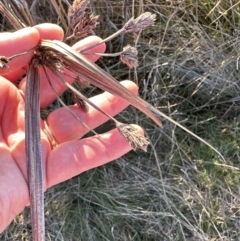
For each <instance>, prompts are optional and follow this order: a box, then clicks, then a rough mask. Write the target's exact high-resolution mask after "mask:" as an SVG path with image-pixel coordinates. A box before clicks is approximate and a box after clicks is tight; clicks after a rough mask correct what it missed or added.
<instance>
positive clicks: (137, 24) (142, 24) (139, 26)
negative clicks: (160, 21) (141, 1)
mask: <svg viewBox="0 0 240 241" xmlns="http://www.w3.org/2000/svg"><path fill="white" fill-rule="evenodd" d="M155 20H156V14H152V13H150V12H145V13H143V14H141V15H140V16H139V17H137V18H136V19H134V18H131V19H130V20H129V21H128V22H127V23H126V24H125V26H124V29H125V32H126V33H130V32H131V33H137V32H139V31H141V30H144V29H146V28H147V27H149V26H151V25H153V24H154V22H155Z"/></svg>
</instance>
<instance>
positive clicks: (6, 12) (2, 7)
mask: <svg viewBox="0 0 240 241" xmlns="http://www.w3.org/2000/svg"><path fill="white" fill-rule="evenodd" d="M0 12H1V13H2V14H4V15H5V16H6V17H7V18H8V20H9V21H10V22H11V24H12V25H13V27H14V28H15V29H16V30H19V29H22V28H23V27H25V26H24V25H23V24H22V23H20V21H18V20H17V17H16V16H14V15H13V14H12V13H11V12H10V10H9V9H8V8H6V7H5V5H4V4H3V3H2V2H0Z"/></svg>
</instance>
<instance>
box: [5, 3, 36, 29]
mask: <svg viewBox="0 0 240 241" xmlns="http://www.w3.org/2000/svg"><path fill="white" fill-rule="evenodd" d="M5 1H7V2H9V1H8V0H5ZM10 4H11V8H12V10H13V12H14V13H15V14H16V15H17V17H18V19H20V20H21V22H22V23H26V24H27V26H33V25H34V21H33V19H32V16H31V13H30V11H29V8H28V4H27V2H26V1H25V0H12V1H10ZM25 27H26V26H25Z"/></svg>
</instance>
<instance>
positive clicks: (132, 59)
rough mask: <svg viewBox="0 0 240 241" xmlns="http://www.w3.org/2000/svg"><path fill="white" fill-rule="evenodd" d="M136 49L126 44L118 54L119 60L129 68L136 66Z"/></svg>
mask: <svg viewBox="0 0 240 241" xmlns="http://www.w3.org/2000/svg"><path fill="white" fill-rule="evenodd" d="M137 55H138V52H137V49H136V48H134V47H131V46H130V45H127V46H125V47H124V48H123V51H122V53H121V55H120V59H121V61H122V62H123V63H124V64H126V65H127V66H128V67H129V68H134V67H137V66H138V60H137Z"/></svg>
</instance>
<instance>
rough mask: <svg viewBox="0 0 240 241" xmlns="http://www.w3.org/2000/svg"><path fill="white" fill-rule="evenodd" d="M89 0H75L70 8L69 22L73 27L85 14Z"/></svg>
mask: <svg viewBox="0 0 240 241" xmlns="http://www.w3.org/2000/svg"><path fill="white" fill-rule="evenodd" d="M88 4H89V0H74V1H73V4H72V6H71V7H70V8H69V9H68V24H69V25H70V26H71V27H73V26H74V25H76V24H77V23H78V22H79V21H80V20H81V19H82V18H83V17H84V15H85V11H86V8H87V6H88Z"/></svg>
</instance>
